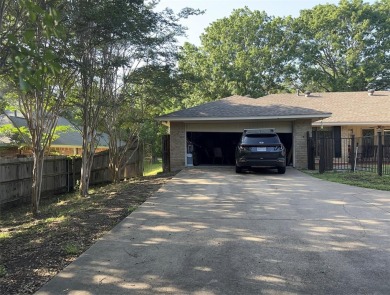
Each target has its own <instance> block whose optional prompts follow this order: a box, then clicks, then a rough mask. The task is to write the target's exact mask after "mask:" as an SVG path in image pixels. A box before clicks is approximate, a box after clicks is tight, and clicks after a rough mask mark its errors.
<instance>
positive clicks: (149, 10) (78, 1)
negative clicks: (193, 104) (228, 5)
mask: <svg viewBox="0 0 390 295" xmlns="http://www.w3.org/2000/svg"><path fill="white" fill-rule="evenodd" d="M155 4H156V1H145V3H144V1H133V0H116V1H105V0H99V1H96V0H94V1H88V0H75V1H72V5H71V13H70V15H71V18H70V23H71V25H72V29H73V31H74V36H75V38H74V43H73V45H72V47H73V50H74V51H73V57H74V64H75V65H76V66H77V68H78V70H79V78H80V85H79V93H78V100H77V102H76V105H77V106H78V107H79V109H80V112H81V118H82V135H83V152H82V169H81V179H80V194H81V195H82V196H85V195H87V194H88V188H89V177H90V171H91V166H92V161H93V156H94V153H95V146H96V135H97V133H98V127H99V126H101V125H102V123H103V120H102V119H103V118H104V119H105V120H106V123H107V124H105V126H106V127H110V130H107V132H108V135H109V136H111V135H112V138H111V139H110V144H111V146H110V150H111V151H110V155H111V156H110V157H111V159H112V160H114V159H120V158H121V157H119V156H118V155H117V156H115V157H114V156H113V153H114V152H115V151H119V149H118V148H116V147H114V146H113V145H114V144H118V142H121V141H123V140H124V139H125V138H124V137H123V135H122V136H120V137H121V138H120V139H121V141H118V140H117V139H116V138H117V135H116V134H119V130H117V129H118V128H121V127H123V124H122V123H121V121H122V119H119V118H120V116H118V114H121V113H123V114H125V113H126V111H128V110H123V109H121V110H119V109H118V108H119V107H122V108H123V107H124V104H121V101H120V100H121V99H123V98H122V96H121V93H122V92H121V88H122V87H123V85H121V84H123V82H124V77H126V76H127V75H129V73H131V72H132V71H134V70H135V69H137V68H138V67H140V66H142V64H144V63H147V61H148V60H149V59H152V60H153V61H154V62H166V61H167V60H170V59H171V55H172V53H173V52H174V51H175V45H174V43H175V42H176V36H179V35H180V34H183V32H184V31H183V27H181V26H180V25H178V24H177V23H178V20H179V18H180V17H186V16H188V15H191V14H193V13H195V14H196V13H198V11H195V10H192V9H185V10H184V11H182V12H181V13H180V14H179V15H178V16H176V15H174V14H173V12H172V11H171V10H169V9H167V10H165V11H164V12H161V13H157V12H154V11H153V8H154V7H155ZM115 119H119V121H118V122H116V121H115ZM108 123H109V124H108ZM131 126H132V127H133V129H132V132H134V131H135V130H138V127H135V126H136V125H135V124H133V125H131ZM114 129H115V130H114ZM116 131H118V132H116ZM122 134H123V132H122ZM134 137H137V136H136V134H132V136H131V137H128V138H126V141H127V140H128V139H130V138H131V140H132V139H133V138H134ZM122 151H123V149H122ZM115 161H116V160H115ZM114 166H115V167H116V168H114ZM111 167H112V169H113V170H115V171H116V170H118V169H119V168H118V167H119V166H118V165H117V164H113V163H112V165H111ZM115 173H116V172H115ZM115 173H114V174H115ZM115 175H117V174H115Z"/></svg>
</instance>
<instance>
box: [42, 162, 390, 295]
mask: <svg viewBox="0 0 390 295" xmlns="http://www.w3.org/2000/svg"><path fill="white" fill-rule="evenodd" d="M36 294H39V295H49V294H72V295H75V294H77V295H81V294H83V295H84V294H106V295H108V294H141V295H142V294H193V295H200V294H204V295H212V294H218V295H225V294H390V192H381V191H375V190H368V189H363V188H356V187H351V186H346V185H341V184H335V183H330V182H325V181H321V180H318V179H315V178H312V177H310V176H307V175H305V174H303V173H301V172H299V171H296V170H295V169H292V168H289V169H288V170H287V172H286V174H285V175H279V174H276V173H275V172H272V171H267V172H264V171H261V172H258V173H251V174H245V173H244V174H235V173H234V167H204V168H193V169H185V170H183V171H182V172H180V173H179V174H177V175H176V177H175V178H173V179H172V180H171V181H170V182H169V183H168V184H167V185H165V186H164V187H163V188H162V189H160V191H159V192H157V193H156V194H155V195H154V196H153V197H151V198H149V199H148V201H147V202H145V203H144V204H143V205H142V206H141V207H140V208H139V209H138V210H136V211H135V212H134V213H132V214H131V215H130V216H129V217H128V218H126V219H125V220H124V221H123V222H121V223H120V224H119V225H118V226H116V227H115V228H114V229H113V230H112V231H111V232H110V233H108V234H107V235H105V236H104V237H103V238H102V239H100V240H99V241H98V242H97V243H96V244H95V245H94V246H92V247H91V248H90V249H89V250H88V251H86V252H85V253H84V254H83V255H81V256H80V257H79V259H77V260H76V261H75V262H74V263H72V264H71V265H69V266H68V267H67V268H66V269H65V270H63V271H62V272H61V273H59V274H58V275H57V276H56V277H55V278H54V279H52V280H51V281H50V282H49V283H48V284H46V285H45V286H44V287H43V288H42V289H41V290H40V291H38V292H37V293H36Z"/></svg>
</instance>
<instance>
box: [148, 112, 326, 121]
mask: <svg viewBox="0 0 390 295" xmlns="http://www.w3.org/2000/svg"><path fill="white" fill-rule="evenodd" d="M331 115H332V114H331V113H323V114H316V115H313V114H312V115H288V116H258V117H202V118H197V117H158V118H156V120H157V121H160V122H203V121H258V120H297V119H315V120H320V119H326V118H329V117H330V116H331Z"/></svg>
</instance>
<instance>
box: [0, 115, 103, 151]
mask: <svg viewBox="0 0 390 295" xmlns="http://www.w3.org/2000/svg"><path fill="white" fill-rule="evenodd" d="M5 124H11V125H13V126H15V127H19V128H20V127H22V126H24V127H26V126H27V124H26V120H25V118H24V117H23V115H22V114H21V113H20V112H17V111H15V112H8V116H5V115H4V114H2V115H0V125H5ZM57 126H66V127H68V129H67V130H66V131H65V132H61V133H60V134H59V137H58V138H56V139H55V140H54V141H53V142H52V144H51V146H50V153H51V154H59V155H67V156H70V155H81V152H82V143H83V139H82V135H81V132H80V131H79V130H78V129H77V127H75V126H74V125H73V124H72V123H70V122H69V121H68V120H67V119H65V118H63V117H59V118H58V123H57ZM105 150H108V136H107V134H104V133H103V134H102V135H100V137H99V143H98V146H97V149H96V152H101V151H105ZM30 154H31V151H30V149H29V148H28V147H24V148H22V149H21V148H19V147H18V146H17V145H15V144H14V143H13V141H12V140H11V139H10V138H9V137H7V136H0V157H16V156H20V155H24V156H28V155H30Z"/></svg>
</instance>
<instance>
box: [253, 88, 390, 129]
mask: <svg viewBox="0 0 390 295" xmlns="http://www.w3.org/2000/svg"><path fill="white" fill-rule="evenodd" d="M260 100H261V101H262V103H263V104H266V105H267V104H277V105H288V106H294V107H307V108H310V109H315V110H319V111H323V112H330V113H332V116H331V117H329V118H326V119H324V120H323V121H322V123H323V124H324V125H352V124H356V125H358V124H360V125H370V124H372V125H374V124H375V125H390V92H389V91H375V92H374V94H373V95H372V96H370V95H368V93H367V92H365V91H360V92H325V93H312V94H310V96H308V97H305V95H304V94H301V95H299V96H298V95H296V94H271V95H267V96H265V97H262V98H260ZM317 124H318V123H317Z"/></svg>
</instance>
